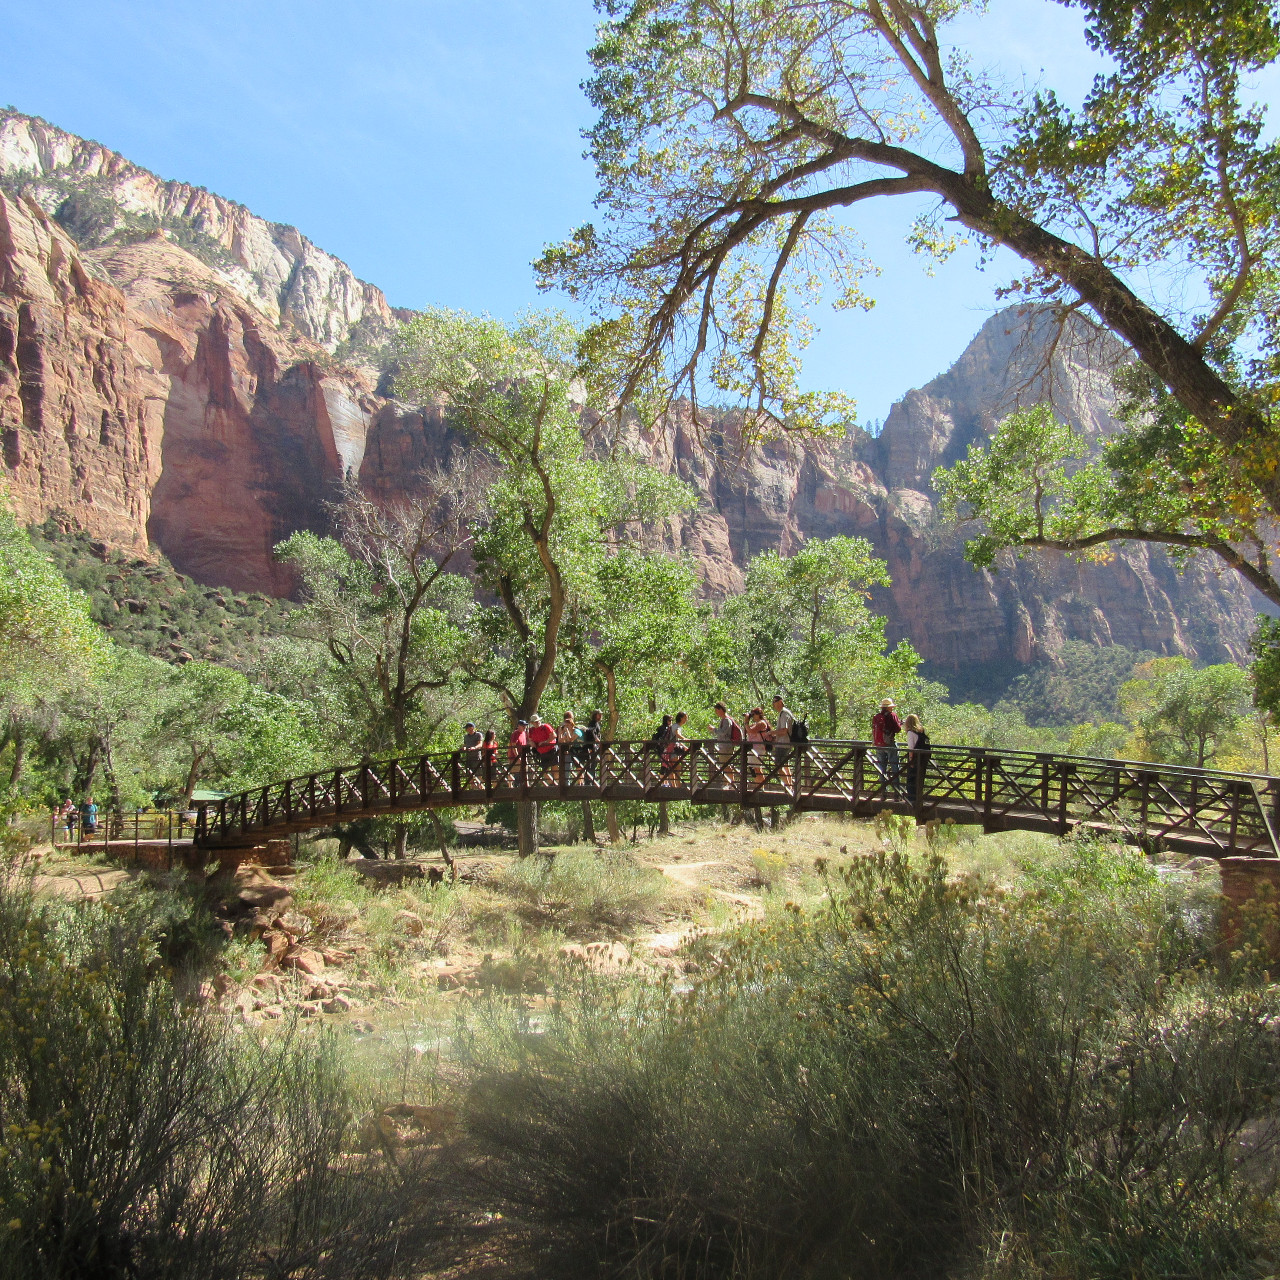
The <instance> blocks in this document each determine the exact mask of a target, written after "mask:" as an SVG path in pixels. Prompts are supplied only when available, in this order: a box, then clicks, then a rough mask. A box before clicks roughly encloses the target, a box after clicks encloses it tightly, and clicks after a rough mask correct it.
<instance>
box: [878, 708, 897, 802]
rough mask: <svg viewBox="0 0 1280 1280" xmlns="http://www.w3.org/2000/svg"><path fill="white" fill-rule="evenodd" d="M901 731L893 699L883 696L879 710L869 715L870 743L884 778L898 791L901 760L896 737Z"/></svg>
mask: <svg viewBox="0 0 1280 1280" xmlns="http://www.w3.org/2000/svg"><path fill="white" fill-rule="evenodd" d="M901 732H902V721H901V720H899V719H898V713H897V711H895V710H894V706H893V699H892V698H885V699H884V700H883V701H882V702H881V703H880V710H879V711H877V712H876V714H875V715H874V716H872V717H871V745H872V746H873V747H874V748H875V751H876V760H877V762H878V763H879V765H880V773H881V774H882V775H883V777H884V780H885V781H886V782H887V783H889V784H890V785H891V786H892V787H893V788H894V789H895V790H896V791H899V792H901V791H902V782H901V774H902V761H901V759H900V757H899V755H898V743H897V741H896V739H897V737H898V734H900V733H901Z"/></svg>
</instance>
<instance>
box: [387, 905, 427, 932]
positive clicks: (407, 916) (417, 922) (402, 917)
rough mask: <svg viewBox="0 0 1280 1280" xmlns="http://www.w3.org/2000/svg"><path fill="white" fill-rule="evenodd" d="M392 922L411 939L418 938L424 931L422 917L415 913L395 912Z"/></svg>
mask: <svg viewBox="0 0 1280 1280" xmlns="http://www.w3.org/2000/svg"><path fill="white" fill-rule="evenodd" d="M392 922H393V923H394V924H396V925H398V926H399V927H400V928H401V929H402V930H403V931H404V932H405V933H407V934H408V935H409V936H410V937H411V938H420V937H422V935H423V933H424V932H425V930H426V925H424V924H423V923H422V917H421V916H420V915H418V914H417V912H415V911H397V912H396V913H395V915H394V916H393V917H392Z"/></svg>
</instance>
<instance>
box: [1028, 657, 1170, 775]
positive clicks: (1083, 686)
mask: <svg viewBox="0 0 1280 1280" xmlns="http://www.w3.org/2000/svg"><path fill="white" fill-rule="evenodd" d="M1155 656H1156V655H1155V654H1153V653H1149V652H1139V651H1137V650H1134V649H1129V648H1126V647H1125V646H1124V645H1120V644H1108V645H1103V644H1087V643H1086V642H1085V641H1083V640H1066V641H1064V642H1063V643H1062V645H1061V647H1060V648H1059V649H1058V651H1057V652H1056V653H1055V654H1054V656H1053V660H1052V661H1051V662H1045V663H1042V664H1040V665H1038V666H1036V667H1034V668H1033V669H1032V670H1030V671H1028V672H1025V673H1024V674H1022V675H1020V676H1018V677H1017V678H1016V679H1015V680H1014V681H1013V682H1012V684H1010V686H1009V689H1008V692H1007V693H1006V694H1005V699H1006V700H1007V701H1009V702H1011V703H1013V704H1014V705H1015V706H1017V707H1018V708H1020V709H1021V711H1022V712H1023V713H1024V714H1025V715H1026V717H1027V720H1028V721H1029V722H1030V723H1031V724H1033V725H1078V724H1082V723H1084V722H1085V721H1093V720H1105V719H1106V718H1107V717H1111V716H1114V715H1115V714H1116V695H1117V694H1118V693H1119V691H1120V686H1121V685H1122V684H1123V683H1124V682H1125V680H1127V679H1129V678H1130V677H1131V676H1132V675H1133V669H1134V667H1135V666H1136V665H1137V664H1139V663H1142V662H1149V661H1151V659H1152V658H1154V657H1155ZM1085 754H1089V753H1085ZM1113 754H1114V753H1113Z"/></svg>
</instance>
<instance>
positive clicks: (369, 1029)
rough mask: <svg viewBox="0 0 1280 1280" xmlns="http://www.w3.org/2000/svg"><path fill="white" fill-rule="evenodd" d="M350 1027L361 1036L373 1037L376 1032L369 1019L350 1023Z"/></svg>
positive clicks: (359, 1019)
mask: <svg viewBox="0 0 1280 1280" xmlns="http://www.w3.org/2000/svg"><path fill="white" fill-rule="evenodd" d="M348 1026H350V1028H351V1030H352V1031H354V1032H355V1033H356V1035H360V1036H371V1035H373V1032H374V1026H373V1023H372V1022H370V1021H369V1020H368V1019H367V1018H357V1019H356V1020H355V1021H354V1022H351V1023H348Z"/></svg>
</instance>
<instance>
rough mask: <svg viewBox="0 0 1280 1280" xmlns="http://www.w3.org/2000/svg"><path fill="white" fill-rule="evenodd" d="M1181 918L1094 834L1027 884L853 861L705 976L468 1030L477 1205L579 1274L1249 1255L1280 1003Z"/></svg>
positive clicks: (1257, 1237) (536, 1251)
mask: <svg viewBox="0 0 1280 1280" xmlns="http://www.w3.org/2000/svg"><path fill="white" fill-rule="evenodd" d="M1187 906H1188V901H1187V899H1186V898H1184V896H1183V894H1182V890H1181V889H1180V888H1179V887H1177V886H1176V885H1173V884H1170V883H1169V882H1167V881H1165V880H1163V879H1162V878H1161V877H1158V876H1157V875H1156V874H1155V873H1154V869H1153V868H1151V867H1150V866H1148V865H1147V864H1146V863H1145V862H1144V861H1143V860H1142V859H1141V858H1139V857H1136V856H1130V855H1126V854H1117V853H1114V852H1112V851H1110V850H1104V849H1102V848H1100V847H1094V846H1080V847H1078V848H1077V849H1075V850H1073V851H1069V852H1068V853H1067V854H1066V855H1065V856H1064V857H1063V858H1062V859H1061V861H1060V862H1059V863H1058V864H1056V865H1055V866H1053V867H1052V868H1050V869H1048V870H1046V871H1045V872H1044V873H1042V874H1041V875H1039V876H1038V877H1037V878H1035V879H1033V880H1032V881H1031V882H1030V883H1024V884H1022V885H1020V886H1018V887H1016V888H1013V889H997V888H995V887H994V886H988V885H983V884H981V883H979V882H977V881H972V880H961V881H955V880H953V879H951V878H950V877H949V876H948V874H947V870H946V867H945V865H944V864H943V863H942V862H941V861H939V860H929V861H926V862H923V863H919V862H915V861H912V860H909V859H907V858H905V857H903V856H900V855H897V854H892V855H891V854H884V855H879V856H873V857H868V858H862V859H858V860H857V861H856V862H855V863H854V864H853V865H852V866H851V867H850V869H849V871H848V872H847V874H846V876H845V878H844V879H843V880H842V881H839V882H836V883H834V884H832V885H831V894H830V900H829V903H828V904H827V905H824V906H822V907H819V908H816V909H814V910H811V911H804V910H800V909H798V908H796V907H794V906H792V907H790V908H789V909H787V910H784V911H777V912H773V913H771V914H770V916H769V917H768V919H767V920H766V921H765V922H764V923H763V924H761V925H758V926H751V927H744V928H742V929H741V930H740V931H739V932H738V933H737V934H736V935H734V936H732V937H731V938H730V939H729V940H728V943H727V945H723V944H718V945H710V946H708V947H706V948H705V955H704V957H703V958H704V959H705V960H707V961H714V963H713V964H712V965H711V967H710V969H709V976H708V977H707V978H706V979H704V980H702V981H700V982H698V983H697V984H696V985H695V987H694V989H693V990H692V991H691V992H688V993H687V994H684V995H679V994H676V993H675V992H667V993H657V992H653V991H652V990H636V989H634V988H632V989H630V990H628V989H626V988H624V987H619V986H610V985H608V984H605V983H603V982H597V983H595V984H584V985H582V986H580V987H579V988H578V989H577V990H574V991H571V990H563V991H561V992H559V993H558V994H559V995H560V1002H559V1003H558V1004H557V1005H555V1006H553V1013H552V1015H551V1017H550V1019H549V1022H548V1025H547V1026H546V1028H545V1031H544V1032H543V1033H542V1034H539V1035H536V1036H531V1035H527V1034H523V1033H522V1031H521V1030H520V1029H519V1028H518V1027H513V1028H512V1030H511V1032H510V1035H509V1037H508V1038H506V1039H498V1040H497V1041H496V1042H494V1041H488V1042H484V1041H480V1042H477V1043H476V1044H475V1045H474V1048H473V1053H474V1054H475V1062H474V1065H473V1085H472V1089H471V1092H470V1094H469V1097H468V1102H467V1110H466V1121H467V1125H468V1128H469V1130H470V1132H471V1134H472V1136H473V1137H474V1139H475V1140H476V1141H477V1142H479V1143H480V1144H481V1148H482V1151H483V1153H484V1154H485V1155H486V1156H487V1157H488V1159H487V1160H486V1161H485V1162H484V1166H483V1168H484V1182H483V1192H482V1194H484V1195H485V1196H486V1197H488V1198H487V1199H486V1200H485V1203H486V1204H493V1203H495V1202H496V1203H498V1204H501V1205H502V1206H503V1208H504V1212H509V1213H514V1214H516V1215H518V1216H519V1217H520V1218H522V1219H523V1220H524V1221H525V1222H527V1223H528V1224H529V1225H530V1227H531V1228H532V1232H533V1234H532V1239H531V1241H530V1256H537V1257H538V1258H539V1259H540V1265H542V1266H548V1265H550V1266H552V1267H553V1268H554V1269H555V1271H556V1274H558V1275H564V1276H574V1275H584V1276H586V1275H599V1274H602V1273H608V1274H615V1273H616V1274H628V1275H634V1276H668V1275H681V1276H685V1277H716V1276H719V1277H729V1276H745V1275H750V1276H758V1277H773V1276H777V1277H782V1276H792V1275H812V1276H828V1275H830V1276H845V1275H854V1274H856V1275H941V1274H963V1275H970V1276H977V1277H988V1278H990V1280H994V1277H997V1276H1013V1275H1017V1276H1019V1277H1023V1276H1029V1277H1049V1276H1053V1277H1074V1278H1078V1280H1086V1278H1087V1280H1099V1278H1103V1277H1111V1278H1114V1280H1122V1278H1123V1280H1131V1278H1132V1277H1135V1276H1136V1277H1144V1278H1147V1280H1156V1277H1163V1276H1169V1275H1184V1276H1193V1277H1204V1278H1206V1280H1207V1277H1211V1276H1213V1277H1220V1276H1227V1275H1240V1276H1244V1275H1250V1274H1254V1271H1253V1269H1252V1267H1253V1259H1254V1257H1255V1255H1256V1254H1257V1253H1258V1251H1259V1249H1260V1247H1261V1246H1262V1245H1263V1243H1264V1242H1265V1239H1266V1236H1267V1233H1268V1232H1269V1230H1270V1219H1269V1211H1268V1208H1267V1197H1268V1195H1269V1193H1270V1190H1271V1188H1272V1186H1273V1173H1272V1172H1271V1168H1270V1154H1269V1150H1270V1148H1269V1144H1268V1143H1267V1142H1265V1141H1264V1142H1263V1143H1262V1144H1261V1145H1260V1146H1259V1147H1253V1146H1252V1145H1251V1144H1250V1142H1249V1141H1248V1140H1247V1138H1246V1135H1247V1134H1249V1133H1252V1132H1254V1131H1255V1129H1256V1131H1258V1132H1262V1131H1265V1130H1266V1127H1267V1125H1268V1124H1269V1122H1270V1116H1271V1110H1272V1105H1273V1103H1272V1099H1273V1097H1274V1096H1275V1091H1276V1089H1277V1087H1280V1054H1278V1053H1277V1050H1276V1045H1275V1041H1274V1037H1273V1036H1272V1034H1271V1033H1270V1031H1269V1030H1268V1029H1267V1025H1268V1019H1269V1018H1270V1017H1271V1016H1273V1013H1272V1011H1273V1009H1274V1007H1275V994H1274V990H1273V988H1271V987H1270V986H1269V985H1267V984H1261V983H1260V984H1257V985H1252V984H1250V983H1247V982H1244V983H1241V984H1240V985H1237V984H1236V981H1235V980H1233V979H1231V978H1229V977H1226V976H1223V975H1220V974H1218V973H1217V972H1216V971H1215V970H1214V969H1213V968H1211V967H1205V966H1204V965H1203V964H1202V963H1201V961H1202V960H1203V959H1204V957H1205V946H1206V942H1207V939H1205V938H1204V937H1202V936H1201V935H1200V934H1198V933H1197V932H1196V924H1197V922H1203V920H1204V917H1203V916H1202V915H1200V914H1198V913H1196V912H1189V911H1188V910H1187ZM1258 1274H1262V1273H1261V1272H1259V1273H1258Z"/></svg>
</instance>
